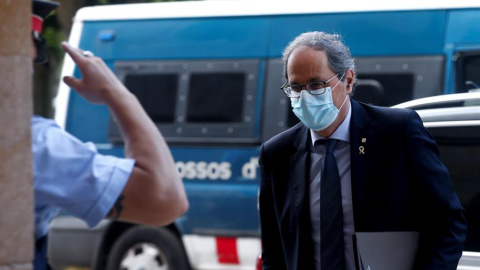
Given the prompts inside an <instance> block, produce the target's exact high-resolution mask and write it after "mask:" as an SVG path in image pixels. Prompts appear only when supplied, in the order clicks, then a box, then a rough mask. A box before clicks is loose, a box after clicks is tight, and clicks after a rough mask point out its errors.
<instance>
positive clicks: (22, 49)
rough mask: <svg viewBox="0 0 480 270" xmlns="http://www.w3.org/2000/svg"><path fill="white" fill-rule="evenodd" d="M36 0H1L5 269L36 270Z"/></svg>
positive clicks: (0, 236) (0, 217) (0, 265)
mask: <svg viewBox="0 0 480 270" xmlns="http://www.w3.org/2000/svg"><path fill="white" fill-rule="evenodd" d="M31 5H32V2H31V0H0V270H10V269H32V266H31V262H32V260H33V185H32V184H33V182H32V157H31V156H32V154H31V150H30V147H31V146H30V145H31V142H30V118H31V114H32V97H31V96H32V93H31V89H32V86H31V70H32V58H31V56H30V55H31V46H32V39H31V33H30V24H31V21H30V13H31Z"/></svg>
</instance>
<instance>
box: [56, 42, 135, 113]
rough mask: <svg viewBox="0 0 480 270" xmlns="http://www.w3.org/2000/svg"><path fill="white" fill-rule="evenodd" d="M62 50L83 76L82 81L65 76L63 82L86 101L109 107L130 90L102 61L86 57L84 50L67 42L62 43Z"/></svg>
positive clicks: (93, 57)
mask: <svg viewBox="0 0 480 270" xmlns="http://www.w3.org/2000/svg"><path fill="white" fill-rule="evenodd" d="M62 48H63V50H64V51H65V52H66V53H68V55H70V57H71V58H72V59H73V61H74V62H75V64H76V65H77V66H78V68H79V69H80V72H81V74H82V78H81V79H77V78H75V77H71V76H65V77H64V78H63V81H64V82H65V83H66V84H67V85H68V86H70V87H71V88H73V89H75V90H76V91H77V92H78V93H79V94H80V95H81V96H83V97H84V98H85V99H86V100H88V101H89V102H91V103H95V104H105V105H107V106H108V105H111V104H110V103H111V102H112V100H114V99H115V97H118V96H119V95H121V94H123V93H128V90H127V89H126V88H125V87H124V86H123V84H122V83H121V82H120V81H119V80H118V79H117V77H116V76H115V74H113V72H112V71H111V70H110V69H109V68H108V67H107V65H105V63H104V62H103V60H102V59H100V58H98V57H95V56H85V55H83V51H82V50H80V49H77V48H73V47H72V46H70V45H69V44H68V43H67V42H63V43H62Z"/></svg>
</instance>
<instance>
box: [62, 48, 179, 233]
mask: <svg viewBox="0 0 480 270" xmlns="http://www.w3.org/2000/svg"><path fill="white" fill-rule="evenodd" d="M62 48H63V50H64V51H65V52H66V53H68V54H69V55H70V57H72V59H73V61H74V62H75V63H76V64H77V66H78V68H79V69H80V72H81V74H82V79H77V78H74V77H70V76H66V77H64V78H63V80H64V82H65V83H66V84H67V85H68V86H70V87H71V88H73V89H75V90H76V91H77V93H79V94H80V95H81V96H83V97H84V98H85V99H86V100H88V101H89V102H92V103H94V104H103V105H106V106H107V107H108V108H109V110H110V112H111V114H112V115H113V117H114V118H115V120H116V122H117V124H118V126H119V129H120V132H121V134H122V138H123V140H124V142H125V156H126V157H128V158H132V159H134V160H135V167H134V169H133V171H132V173H131V175H130V178H129V180H128V183H127V184H126V186H125V189H124V190H123V192H122V194H121V195H120V197H119V198H118V199H117V202H116V204H115V205H114V206H113V208H112V210H111V212H110V214H109V216H110V217H113V218H118V219H120V220H123V221H129V222H135V223H143V224H149V225H166V224H169V223H171V222H172V221H174V220H175V219H176V218H177V217H178V216H180V215H182V214H183V213H184V212H185V211H186V210H187V209H188V201H187V198H186V194H185V190H184V187H183V183H182V181H181V179H180V177H179V175H178V171H177V169H176V167H175V164H174V161H173V158H172V155H171V153H170V150H169V148H168V146H167V144H166V142H165V140H164V138H163V137H162V135H161V134H160V132H159V131H158V129H157V128H156V126H155V125H154V123H153V122H152V121H151V120H150V118H149V117H148V115H147V113H146V112H145V111H144V109H143V108H142V106H141V105H140V102H139V101H138V100H137V98H136V97H135V96H134V95H133V94H131V93H130V92H129V91H128V90H127V89H126V88H125V86H124V85H123V84H122V83H121V82H120V81H119V80H118V79H117V78H116V76H115V75H114V74H113V72H112V71H111V70H110V69H109V68H108V67H107V66H106V65H105V63H104V62H103V61H102V60H101V59H100V58H98V57H94V56H84V55H83V54H82V50H80V49H77V48H73V47H71V46H70V45H68V44H67V43H63V44H62Z"/></svg>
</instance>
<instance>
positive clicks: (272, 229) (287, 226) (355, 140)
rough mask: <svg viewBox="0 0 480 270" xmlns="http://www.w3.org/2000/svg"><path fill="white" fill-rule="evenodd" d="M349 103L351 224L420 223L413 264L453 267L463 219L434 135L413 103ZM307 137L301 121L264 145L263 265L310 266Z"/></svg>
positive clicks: (398, 227)
mask: <svg viewBox="0 0 480 270" xmlns="http://www.w3.org/2000/svg"><path fill="white" fill-rule="evenodd" d="M351 104H352V116H351V122H350V155H351V176H352V198H353V214H354V223H355V230H356V231H357V232H378V231H420V246H419V253H418V255H417V260H416V269H456V266H457V264H458V260H459V258H460V256H461V253H462V244H463V242H464V241H465V235H466V222H465V218H464V215H463V208H462V206H461V204H460V202H459V200H458V198H457V196H456V194H455V193H454V191H453V190H452V186H451V183H450V176H449V173H448V171H447V169H446V168H445V166H444V165H443V164H442V163H441V161H440V159H439V157H438V148H437V146H436V143H435V141H434V139H433V137H432V136H431V134H430V133H429V132H428V131H427V130H426V129H425V128H424V126H423V124H422V121H421V119H420V117H419V116H418V115H417V113H415V112H414V111H411V110H403V109H391V108H381V107H375V106H370V105H366V104H362V103H358V102H356V101H354V100H352V101H351ZM362 138H365V139H366V142H365V143H362V141H361V140H362ZM309 144H311V138H310V132H309V129H308V128H306V127H305V126H304V125H303V124H302V123H300V124H298V125H296V126H294V127H293V128H291V129H289V130H287V131H285V132H283V133H281V134H279V135H277V136H275V137H274V138H272V139H270V140H269V141H267V142H266V143H265V144H264V145H263V146H262V149H261V153H260V161H259V162H260V169H261V174H262V179H261V185H260V218H261V229H262V245H263V252H262V256H263V269H264V270H271V269H275V270H282V269H288V270H310V269H313V253H312V245H313V242H312V238H311V230H310V212H309V207H310V205H309V191H308V188H309V185H308V183H309V175H308V172H309V170H310V155H309V149H310V146H309ZM360 146H363V147H364V154H360V151H359V147H360Z"/></svg>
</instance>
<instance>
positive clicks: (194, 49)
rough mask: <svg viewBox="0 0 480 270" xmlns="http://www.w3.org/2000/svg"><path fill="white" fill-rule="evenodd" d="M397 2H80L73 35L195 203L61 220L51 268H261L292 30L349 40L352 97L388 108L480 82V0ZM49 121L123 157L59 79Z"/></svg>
mask: <svg viewBox="0 0 480 270" xmlns="http://www.w3.org/2000/svg"><path fill="white" fill-rule="evenodd" d="M394 2H395V3H393V2H391V1H388V2H387V1H379V2H376V1H373V0H369V1H353V0H346V1H343V2H342V3H336V2H332V1H330V2H318V1H304V0H300V1H283V0H282V1H251V0H244V1H237V0H230V1H194V2H168V3H148V4H129V5H110V6H96V7H87V8H83V9H81V10H80V11H79V12H78V13H77V14H76V16H75V18H74V24H73V28H72V32H71V34H70V40H69V42H70V44H72V45H73V46H78V47H80V48H82V49H85V50H90V51H92V52H94V53H95V55H96V56H99V57H101V58H102V59H104V61H105V62H106V63H107V65H108V66H109V67H110V68H111V69H112V70H113V71H114V72H115V74H116V75H117V76H118V77H119V78H120V79H121V80H122V82H123V83H124V84H125V85H126V86H127V88H128V89H129V90H130V91H131V92H133V93H134V94H135V95H136V96H137V97H138V99H139V100H140V102H141V103H142V105H143V106H144V108H145V110H146V111H147V113H148V114H149V116H150V117H151V119H152V120H153V121H154V122H155V123H156V125H157V127H158V128H159V130H160V131H161V132H162V134H163V136H164V137H165V138H166V140H167V142H168V144H169V146H170V148H171V151H172V154H173V156H174V158H175V161H176V166H177V169H178V171H179V173H180V175H181V176H182V178H183V181H184V183H185V187H186V191H187V194H188V198H189V201H190V209H189V211H188V212H187V213H186V214H185V215H184V216H182V217H181V218H179V219H178V220H177V221H176V222H175V223H173V224H171V225H169V226H166V227H162V228H150V227H144V226H137V225H134V224H129V223H123V222H118V221H111V220H104V221H102V222H101V223H100V225H99V226H97V227H96V228H93V229H88V228H87V227H86V225H85V224H84V223H83V222H81V221H79V220H77V219H74V218H72V217H69V216H61V217H59V218H57V219H56V220H55V221H54V223H53V224H52V226H51V228H50V243H49V256H50V261H51V263H52V265H53V266H54V267H55V268H56V269H62V268H64V267H68V266H80V267H88V268H91V269H174V270H184V269H204V270H207V269H208V270H213V269H230V270H240V269H242V270H243V269H245V270H247V269H248V270H253V269H255V262H256V257H257V255H258V254H259V253H260V250H261V243H260V240H259V235H260V230H259V217H258V212H257V193H258V185H259V171H258V162H257V161H258V153H259V148H260V145H261V144H262V143H263V142H265V141H266V140H268V139H269V138H271V137H272V136H274V135H275V134H278V133H280V132H282V131H284V130H286V129H288V128H289V127H291V126H293V125H294V124H296V123H297V122H298V119H296V117H295V116H294V115H293V114H292V112H291V110H290V102H289V100H288V98H287V97H286V96H285V95H284V93H283V92H282V90H280V86H282V85H283V83H284V82H285V79H284V76H283V67H282V62H281V60H280V58H281V55H282V50H283V49H284V48H285V46H286V45H287V44H288V42H289V41H291V40H292V39H293V38H294V37H295V36H297V35H299V34H300V33H302V32H306V31H325V32H329V33H338V34H340V35H342V36H343V38H344V41H345V43H346V44H347V46H349V47H350V49H351V52H352V54H353V55H354V56H355V58H356V64H357V69H358V78H359V85H358V87H357V89H356V90H355V92H354V95H353V98H355V99H356V100H359V101H363V102H367V103H372V104H376V105H381V106H392V105H395V104H398V103H402V102H406V101H409V100H412V99H417V98H422V97H428V96H434V95H441V94H452V93H462V92H468V91H469V90H470V89H471V88H474V87H473V86H474V85H475V84H480V68H479V67H480V3H478V2H476V1H464V2H462V1H426V0H419V1H415V2H408V1H394ZM71 74H74V75H76V76H78V75H79V71H78V70H77V68H76V67H74V65H73V62H72V61H71V60H70V59H68V58H66V59H65V61H64V66H63V71H62V76H64V75H71ZM55 118H56V120H57V122H58V123H59V124H60V125H61V126H62V127H64V128H65V129H66V130H67V131H68V132H70V133H72V134H73V135H75V136H76V137H78V138H80V139H81V140H83V141H90V142H93V143H94V144H95V145H96V146H97V148H98V149H99V150H100V151H101V152H102V153H103V154H108V155H115V156H123V142H122V139H121V137H120V133H119V130H118V127H117V125H116V123H115V121H114V120H113V119H112V117H111V116H110V115H109V112H108V110H107V109H106V108H105V107H103V106H96V105H92V104H89V103H88V102H86V101H85V100H84V99H82V98H81V97H80V96H79V95H77V94H76V93H75V92H74V91H72V90H71V89H69V88H68V87H67V86H66V85H64V84H62V85H61V86H60V88H59V92H58V96H57V98H56V116H55ZM471 251H480V248H479V249H477V250H475V247H474V248H472V250H471ZM469 269H470V268H469Z"/></svg>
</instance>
